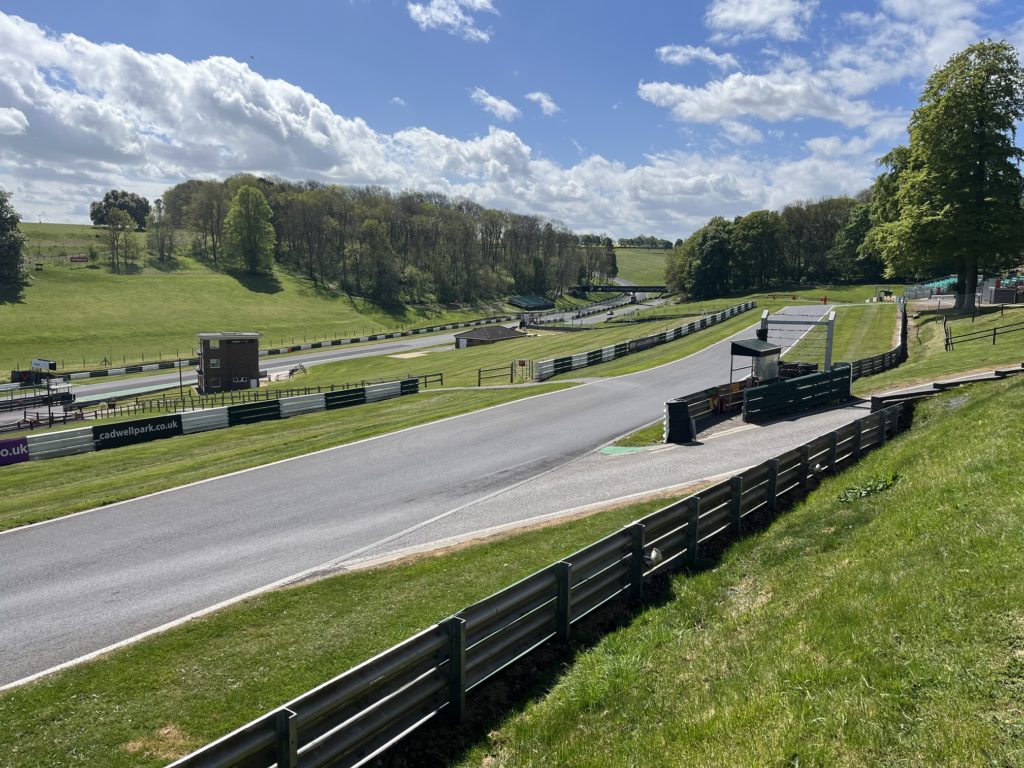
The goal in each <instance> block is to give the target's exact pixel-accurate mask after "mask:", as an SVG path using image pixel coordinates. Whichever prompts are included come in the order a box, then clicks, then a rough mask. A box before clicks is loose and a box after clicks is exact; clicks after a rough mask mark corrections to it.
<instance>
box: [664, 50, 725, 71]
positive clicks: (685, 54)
mask: <svg viewBox="0 0 1024 768" xmlns="http://www.w3.org/2000/svg"><path fill="white" fill-rule="evenodd" d="M655 53H657V55H658V58H659V59H660V60H661V61H663V62H665V63H666V64H676V65H679V66H682V65H683V64H689V63H690V62H691V61H704V62H707V63H708V64H711V65H712V66H715V67H718V68H719V69H723V70H724V69H739V66H740V63H739V61H737V60H736V57H735V56H733V55H732V54H731V53H715V52H714V51H713V50H711V49H710V48H707V47H705V46H696V45H663V46H661V48H658V49H657V50H656V51H655Z"/></svg>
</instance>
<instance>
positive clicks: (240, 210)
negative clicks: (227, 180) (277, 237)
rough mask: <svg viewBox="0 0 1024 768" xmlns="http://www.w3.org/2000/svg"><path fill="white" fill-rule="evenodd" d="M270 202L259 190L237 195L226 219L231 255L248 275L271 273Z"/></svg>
mask: <svg viewBox="0 0 1024 768" xmlns="http://www.w3.org/2000/svg"><path fill="white" fill-rule="evenodd" d="M271 217H272V212H271V210H270V206H269V205H268V204H267V199H266V198H265V197H264V196H263V193H262V192H260V191H259V190H258V189H257V188H256V187H252V186H248V185H247V186H243V187H241V188H240V189H239V190H238V192H237V193H236V194H235V197H234V199H233V200H232V201H231V207H230V208H229V209H228V213H227V217H226V218H225V219H224V234H225V235H226V241H227V246H228V253H229V255H230V257H231V258H232V259H234V260H235V262H237V263H238V264H240V265H241V266H242V267H243V268H244V269H245V270H246V271H247V272H250V273H254V274H255V273H257V272H269V271H270V270H271V268H272V267H273V263H274V261H273V260H274V225H273V224H272V223H271Z"/></svg>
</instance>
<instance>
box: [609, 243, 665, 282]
mask: <svg viewBox="0 0 1024 768" xmlns="http://www.w3.org/2000/svg"><path fill="white" fill-rule="evenodd" d="M669 253H671V251H661V250H652V249H648V248H616V249H615V263H616V264H618V266H619V277H621V278H622V279H624V280H629V282H631V283H635V284H636V285H664V284H665V261H666V259H667V258H668V254H669Z"/></svg>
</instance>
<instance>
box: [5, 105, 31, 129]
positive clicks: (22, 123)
mask: <svg viewBox="0 0 1024 768" xmlns="http://www.w3.org/2000/svg"><path fill="white" fill-rule="evenodd" d="M27 130H28V118H27V117H25V113H24V112H22V111H21V110H20V109H15V108H14V107H0V135H5V136H17V135H19V134H22V133H25V131H27Z"/></svg>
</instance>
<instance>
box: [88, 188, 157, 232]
mask: <svg viewBox="0 0 1024 768" xmlns="http://www.w3.org/2000/svg"><path fill="white" fill-rule="evenodd" d="M115 210H120V211H124V212H125V213H127V214H128V215H129V216H131V217H132V221H134V222H135V226H136V227H137V228H138V229H145V228H146V217H147V216H148V215H149V200H147V199H146V198H144V197H142V196H140V195H137V194H135V193H134V192H126V191H125V190H123V189H112V190H110V191H109V192H107V193H106V194H105V195H104V196H103V199H102V200H94V201H93V202H92V203H91V204H90V205H89V218H90V219H92V223H93V224H95V225H96V226H98V227H101V226H106V225H107V224H109V223H110V222H109V219H110V214H111V212H112V211H115Z"/></svg>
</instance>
